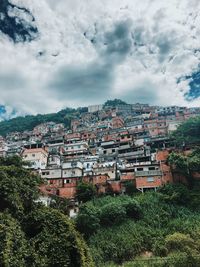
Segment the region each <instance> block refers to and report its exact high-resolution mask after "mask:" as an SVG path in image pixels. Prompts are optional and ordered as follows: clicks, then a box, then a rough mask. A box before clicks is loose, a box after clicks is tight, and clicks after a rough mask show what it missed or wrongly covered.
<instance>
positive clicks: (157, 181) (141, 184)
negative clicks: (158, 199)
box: [136, 176, 162, 188]
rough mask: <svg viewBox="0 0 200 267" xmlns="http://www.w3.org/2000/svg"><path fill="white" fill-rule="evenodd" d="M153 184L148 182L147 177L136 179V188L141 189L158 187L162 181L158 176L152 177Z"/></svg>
mask: <svg viewBox="0 0 200 267" xmlns="http://www.w3.org/2000/svg"><path fill="white" fill-rule="evenodd" d="M153 178H154V181H153V182H148V181H147V177H137V178H136V188H143V187H159V186H161V185H162V180H161V177H160V176H154V177H153Z"/></svg>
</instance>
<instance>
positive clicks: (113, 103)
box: [103, 99, 127, 108]
mask: <svg viewBox="0 0 200 267" xmlns="http://www.w3.org/2000/svg"><path fill="white" fill-rule="evenodd" d="M119 105H127V103H126V102H124V101H123V100H121V99H113V100H107V101H106V102H105V103H104V105H103V107H104V108H106V107H117V106H119Z"/></svg>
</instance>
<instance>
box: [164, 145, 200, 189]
mask: <svg viewBox="0 0 200 267" xmlns="http://www.w3.org/2000/svg"><path fill="white" fill-rule="evenodd" d="M168 163H169V164H170V165H171V169H172V171H176V172H178V173H179V174H182V175H183V176H184V177H185V178H186V180H187V184H188V185H189V186H190V187H193V186H194V183H195V179H194V174H195V173H197V172H200V148H199V147H197V148H196V149H194V150H193V151H192V152H191V153H190V154H188V155H184V153H183V152H179V153H176V152H172V153H171V154H170V155H169V157H168Z"/></svg>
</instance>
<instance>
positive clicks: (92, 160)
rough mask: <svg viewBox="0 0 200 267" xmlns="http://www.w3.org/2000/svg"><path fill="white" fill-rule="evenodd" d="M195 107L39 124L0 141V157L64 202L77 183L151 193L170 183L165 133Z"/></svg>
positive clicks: (111, 109)
mask: <svg viewBox="0 0 200 267" xmlns="http://www.w3.org/2000/svg"><path fill="white" fill-rule="evenodd" d="M195 116H200V108H186V107H177V106H170V107H157V106H149V105H147V104H133V105H129V104H126V105H125V104H123V105H118V106H106V107H105V106H102V105H94V106H90V107H88V109H87V110H86V111H84V112H82V113H81V114H79V115H78V116H77V117H76V118H74V119H73V120H72V122H71V129H66V128H65V126H64V124H56V123H54V122H48V123H43V124H40V125H38V126H36V127H35V128H34V129H33V130H32V131H25V132H21V133H19V132H15V133H10V134H8V135H7V136H6V137H0V156H11V155H20V156H21V157H22V158H23V160H24V161H25V162H28V163H29V165H28V168H30V169H31V170H33V171H34V172H37V173H39V174H40V175H41V177H42V178H43V179H44V185H43V186H42V187H41V190H42V191H43V192H45V193H47V194H50V195H51V194H53V195H58V196H60V197H65V198H68V199H74V198H75V196H76V189H77V185H78V183H79V182H80V181H83V182H87V183H91V184H93V185H94V186H95V187H96V190H97V192H98V193H99V194H103V193H107V192H113V193H116V194H119V193H125V192H126V190H127V188H128V187H129V186H130V185H133V186H134V187H135V188H136V189H137V190H139V191H141V192H144V191H145V190H149V189H154V190H156V189H157V188H158V187H161V186H162V185H164V184H166V183H169V182H172V181H173V177H172V174H171V171H170V167H169V166H168V165H167V157H168V154H169V152H170V149H171V147H172V146H173V144H172V140H170V139H169V134H170V133H171V132H173V131H174V130H176V129H177V127H178V125H180V124H181V123H182V122H184V121H185V120H187V119H189V118H191V117H195Z"/></svg>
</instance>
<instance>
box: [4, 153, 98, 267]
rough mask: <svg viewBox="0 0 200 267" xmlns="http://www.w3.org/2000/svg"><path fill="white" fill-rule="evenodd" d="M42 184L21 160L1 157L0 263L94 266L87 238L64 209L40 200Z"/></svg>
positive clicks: (75, 266) (43, 266)
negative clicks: (76, 227) (46, 204)
mask: <svg viewBox="0 0 200 267" xmlns="http://www.w3.org/2000/svg"><path fill="white" fill-rule="evenodd" d="M15 162H16V163H17V164H16V165H13V164H14V163H15ZM40 183H41V178H40V177H39V176H36V175H34V174H32V173H31V172H30V171H28V170H27V169H25V168H23V166H22V165H20V160H17V159H16V158H6V159H4V160H2V159H1V161H0V266H6V267H15V266H20V267H21V266H22V267H23V266H24V267H25V266H32V267H37V266H40V267H57V266H58V267H59V266H60V267H68V266H70V267H79V266H80V267H92V266H94V265H93V261H92V258H91V256H90V252H89V249H88V247H87V245H86V243H85V241H84V240H83V238H82V237H81V235H80V234H79V233H78V232H77V231H76V229H75V226H74V224H73V222H72V221H71V220H70V219H69V218H68V216H66V215H65V214H64V213H62V212H61V211H62V209H60V210H61V211H59V210H56V209H53V208H51V207H45V206H44V205H43V204H42V203H41V202H38V199H39V197H40V193H39V189H38V187H39V185H40ZM61 204H62V205H61V206H63V203H61ZM58 206H59V207H60V203H58V204H56V205H55V208H58Z"/></svg>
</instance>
